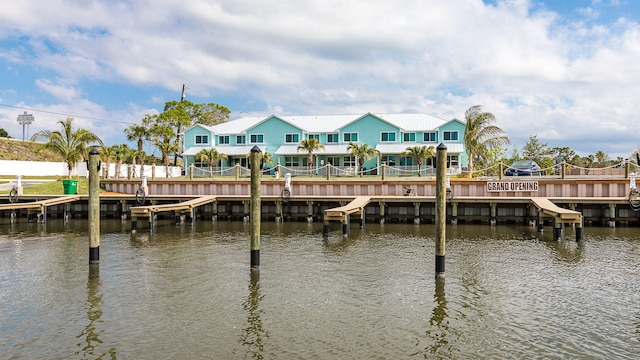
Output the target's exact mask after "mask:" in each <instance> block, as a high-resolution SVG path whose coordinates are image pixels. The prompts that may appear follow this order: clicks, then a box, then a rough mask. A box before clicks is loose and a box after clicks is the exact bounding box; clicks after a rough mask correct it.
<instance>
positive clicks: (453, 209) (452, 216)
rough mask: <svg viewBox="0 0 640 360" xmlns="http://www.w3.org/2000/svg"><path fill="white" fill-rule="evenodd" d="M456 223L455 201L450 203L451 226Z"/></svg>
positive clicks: (456, 204)
mask: <svg viewBox="0 0 640 360" xmlns="http://www.w3.org/2000/svg"><path fill="white" fill-rule="evenodd" d="M457 223H458V203H457V202H456V201H454V202H452V203H451V224H452V225H455V224H457Z"/></svg>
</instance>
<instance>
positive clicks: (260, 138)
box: [250, 134, 264, 144]
mask: <svg viewBox="0 0 640 360" xmlns="http://www.w3.org/2000/svg"><path fill="white" fill-rule="evenodd" d="M250 140H251V143H252V144H262V143H263V142H264V135H262V134H255V135H251V137H250Z"/></svg>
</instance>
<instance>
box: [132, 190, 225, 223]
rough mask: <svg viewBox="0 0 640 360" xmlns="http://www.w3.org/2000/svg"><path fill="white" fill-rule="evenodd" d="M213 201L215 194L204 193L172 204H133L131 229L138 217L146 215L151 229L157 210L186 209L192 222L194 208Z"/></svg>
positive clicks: (183, 210) (180, 211) (181, 210)
mask: <svg viewBox="0 0 640 360" xmlns="http://www.w3.org/2000/svg"><path fill="white" fill-rule="evenodd" d="M215 201H216V197H215V196H213V195H205V196H200V197H197V198H195V199H191V200H187V201H182V202H178V203H172V204H162V205H146V206H134V207H132V208H131V231H132V232H135V231H136V227H137V220H138V217H148V218H149V224H150V227H151V229H153V225H154V220H155V214H156V213H159V212H169V211H173V212H176V213H183V212H187V211H188V212H189V215H190V216H191V222H192V223H193V222H194V220H195V214H194V209H195V208H197V207H198V206H202V205H206V204H209V203H212V202H215Z"/></svg>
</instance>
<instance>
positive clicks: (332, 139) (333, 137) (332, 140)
mask: <svg viewBox="0 0 640 360" xmlns="http://www.w3.org/2000/svg"><path fill="white" fill-rule="evenodd" d="M331 143H334V144H337V143H338V134H327V144H331Z"/></svg>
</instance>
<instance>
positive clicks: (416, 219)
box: [413, 201, 420, 225]
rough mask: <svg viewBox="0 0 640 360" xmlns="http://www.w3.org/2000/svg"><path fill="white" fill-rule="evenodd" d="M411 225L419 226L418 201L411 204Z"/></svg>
mask: <svg viewBox="0 0 640 360" xmlns="http://www.w3.org/2000/svg"><path fill="white" fill-rule="evenodd" d="M413 223H414V224H415V225H419V224H420V202H419V201H414V202H413Z"/></svg>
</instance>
